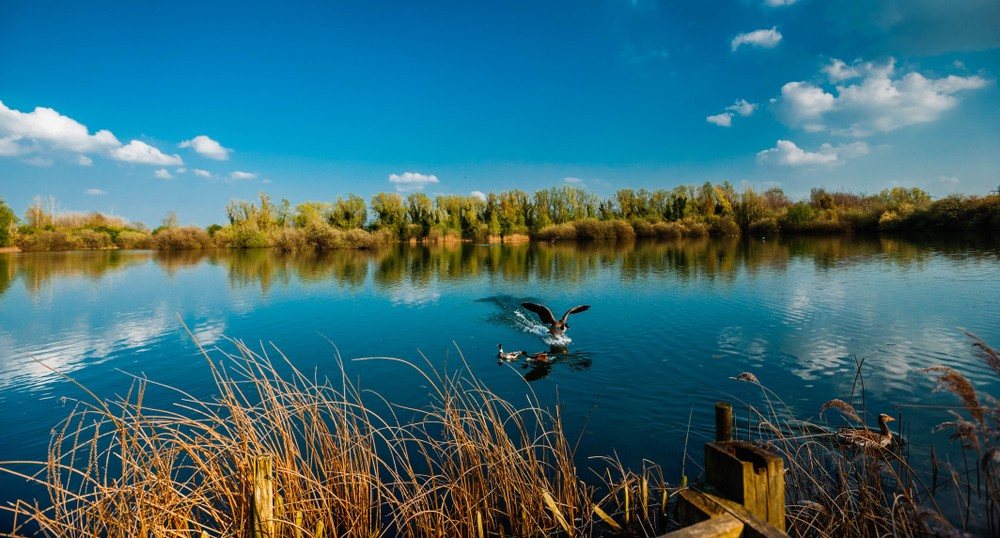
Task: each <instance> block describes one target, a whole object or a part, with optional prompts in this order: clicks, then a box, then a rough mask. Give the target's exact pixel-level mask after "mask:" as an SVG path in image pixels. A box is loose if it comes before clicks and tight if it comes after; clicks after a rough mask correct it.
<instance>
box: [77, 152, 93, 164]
mask: <svg viewBox="0 0 1000 538" xmlns="http://www.w3.org/2000/svg"><path fill="white" fill-rule="evenodd" d="M76 164H79V165H80V166H90V165H92V164H94V159H91V158H90V157H87V156H86V155H78V156H77V158H76Z"/></svg>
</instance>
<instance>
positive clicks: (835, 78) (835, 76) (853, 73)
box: [823, 58, 861, 82]
mask: <svg viewBox="0 0 1000 538" xmlns="http://www.w3.org/2000/svg"><path fill="white" fill-rule="evenodd" d="M823 72H824V73H826V76H827V77H828V78H829V79H830V82H840V81H842V80H849V79H852V78H857V77H859V76H861V71H860V70H859V69H858V68H857V67H855V66H850V65H847V64H846V63H845V62H844V61H843V60H840V59H837V58H834V59H833V60H831V61H830V63H829V64H828V65H827V66H826V67H824V68H823Z"/></svg>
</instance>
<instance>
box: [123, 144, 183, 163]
mask: <svg viewBox="0 0 1000 538" xmlns="http://www.w3.org/2000/svg"><path fill="white" fill-rule="evenodd" d="M111 157H112V158H113V159H115V160H118V161H122V162H127V163H136V164H158V165H160V166H177V165H180V164H184V161H182V160H181V157H180V155H176V154H175V155H167V154H165V153H163V152H162V151H160V150H158V149H156V148H154V147H153V146H150V145H149V144H147V143H145V142H142V141H140V140H133V141H131V142H129V143H128V144H126V145H124V146H122V147H120V148H117V149H114V150H112V151H111Z"/></svg>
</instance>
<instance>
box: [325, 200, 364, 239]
mask: <svg viewBox="0 0 1000 538" xmlns="http://www.w3.org/2000/svg"><path fill="white" fill-rule="evenodd" d="M329 220H330V224H332V225H334V226H336V227H337V228H340V229H342V230H353V229H355V228H363V227H364V225H365V222H367V221H368V206H367V204H365V199H364V198H362V197H360V196H358V195H356V194H348V195H347V199H344V198H341V197H339V196H338V197H337V201H336V202H334V203H333V207H332V208H331V210H330V216H329Z"/></svg>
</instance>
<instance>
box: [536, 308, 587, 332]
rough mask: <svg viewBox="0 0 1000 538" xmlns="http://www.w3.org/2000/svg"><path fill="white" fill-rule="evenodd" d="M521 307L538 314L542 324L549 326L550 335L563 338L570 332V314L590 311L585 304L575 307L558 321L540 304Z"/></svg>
mask: <svg viewBox="0 0 1000 538" xmlns="http://www.w3.org/2000/svg"><path fill="white" fill-rule="evenodd" d="M521 306H523V307H524V308H527V309H528V310H530V311H532V312H534V313H535V314H538V319H540V320H542V323H544V324H546V325H548V326H549V334H551V335H552V336H562V335H563V334H564V333H565V332H566V331H568V330H569V323H567V322H566V320H567V319H569V316H570V314H576V313H578V312H586V311H587V310H590V305H586V304H585V305H580V306H574V307H573V308H570V309H569V310H567V311H566V313H565V314H563V316H562V318H560V319H556V317H555V316H553V315H552V311H551V310H549V309H548V308H546V307H545V306H542V305H540V304H535V303H521Z"/></svg>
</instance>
